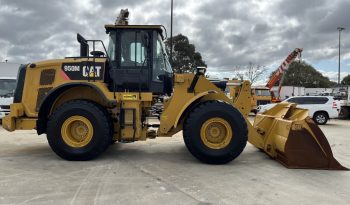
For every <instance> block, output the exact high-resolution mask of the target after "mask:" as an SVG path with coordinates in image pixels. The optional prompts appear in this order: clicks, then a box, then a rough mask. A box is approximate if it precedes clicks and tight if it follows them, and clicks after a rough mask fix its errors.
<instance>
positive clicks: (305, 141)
mask: <svg viewBox="0 0 350 205" xmlns="http://www.w3.org/2000/svg"><path fill="white" fill-rule="evenodd" d="M272 109H274V110H272V111H271V112H269V111H266V112H264V113H263V114H258V117H257V119H258V120H256V121H255V122H254V127H255V128H256V129H260V130H265V134H263V135H262V136H263V138H264V148H263V150H264V152H265V153H266V154H268V155H269V156H270V157H272V158H274V159H276V160H277V161H278V162H280V163H281V164H283V165H284V166H285V167H287V168H300V169H328V170H348V169H347V168H346V167H344V166H342V165H341V164H340V163H339V162H338V161H337V160H336V159H335V158H334V156H333V153H332V149H331V146H330V145H329V142H328V140H327V138H326V137H325V135H324V134H323V132H322V130H321V129H320V128H319V127H318V126H317V125H316V124H315V123H314V122H313V120H312V119H311V118H309V117H308V116H307V115H304V114H303V113H302V112H304V111H305V113H307V110H303V109H299V108H296V107H295V106H293V105H292V106H290V105H288V106H287V107H286V106H285V107H283V106H280V107H279V108H278V106H276V107H275V108H272ZM283 109H284V110H283ZM276 111H277V112H278V113H279V114H281V112H285V115H280V116H273V115H271V114H272V113H277V112H276ZM296 116H297V117H296ZM264 135H266V136H264Z"/></svg>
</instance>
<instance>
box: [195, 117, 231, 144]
mask: <svg viewBox="0 0 350 205" xmlns="http://www.w3.org/2000/svg"><path fill="white" fill-rule="evenodd" d="M232 137H233V134H232V129H231V125H230V124H229V123H228V122H227V121H226V120H224V119H222V118H218V117H216V118H211V119H209V120H207V121H205V122H204V123H203V125H202V127H201V139H202V142H203V143H204V144H205V145H206V146H207V147H209V148H211V149H222V148H225V147H226V146H227V145H228V144H230V142H231V140H232Z"/></svg>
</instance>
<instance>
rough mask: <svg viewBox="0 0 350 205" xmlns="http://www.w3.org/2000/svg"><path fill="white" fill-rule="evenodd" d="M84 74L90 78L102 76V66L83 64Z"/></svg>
mask: <svg viewBox="0 0 350 205" xmlns="http://www.w3.org/2000/svg"><path fill="white" fill-rule="evenodd" d="M83 76H84V77H90V78H95V77H97V78H99V77H100V76H101V66H95V67H94V66H83Z"/></svg>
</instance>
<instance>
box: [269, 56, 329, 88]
mask: <svg viewBox="0 0 350 205" xmlns="http://www.w3.org/2000/svg"><path fill="white" fill-rule="evenodd" d="M272 74H273V72H272V73H271V75H270V77H271V76H272ZM276 85H279V82H277V83H276ZM282 85H284V86H301V87H307V88H329V87H331V85H332V82H331V81H330V80H329V78H328V77H325V76H323V75H322V74H321V73H320V72H318V71H317V70H316V69H315V68H314V67H313V66H312V65H309V64H307V63H306V62H304V61H301V62H299V61H294V62H293V63H292V64H290V66H289V68H288V71H287V73H286V74H285V76H284V79H283V82H282Z"/></svg>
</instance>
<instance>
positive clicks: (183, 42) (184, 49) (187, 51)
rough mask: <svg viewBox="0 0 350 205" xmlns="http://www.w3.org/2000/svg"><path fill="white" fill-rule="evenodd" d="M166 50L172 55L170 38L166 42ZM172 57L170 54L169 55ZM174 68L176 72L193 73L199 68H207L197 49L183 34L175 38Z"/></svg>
mask: <svg viewBox="0 0 350 205" xmlns="http://www.w3.org/2000/svg"><path fill="white" fill-rule="evenodd" d="M165 45H166V50H167V52H168V54H169V53H170V38H168V39H167V40H166V41H165ZM169 56H170V54H169ZM171 63H172V67H173V70H174V71H175V72H191V71H192V69H193V68H195V67H197V66H205V67H206V66H207V65H206V64H205V62H204V61H203V59H202V55H201V54H200V53H199V52H196V47H195V46H194V45H193V44H191V43H190V42H189V40H188V38H187V37H186V36H184V35H182V34H178V35H176V36H174V37H173V57H172V62H171Z"/></svg>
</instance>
